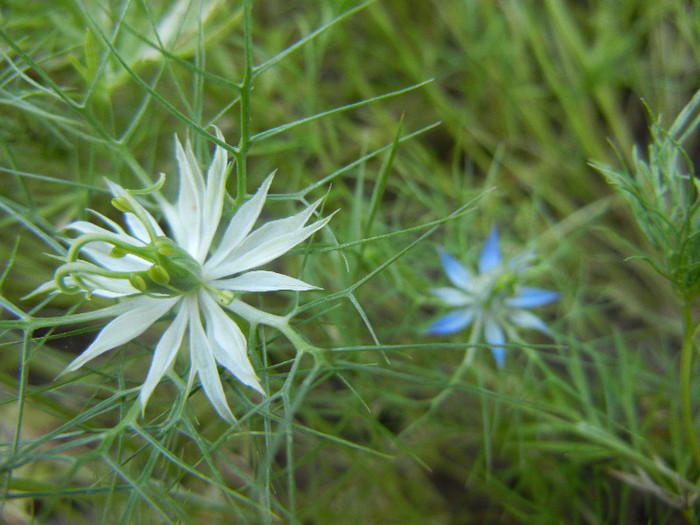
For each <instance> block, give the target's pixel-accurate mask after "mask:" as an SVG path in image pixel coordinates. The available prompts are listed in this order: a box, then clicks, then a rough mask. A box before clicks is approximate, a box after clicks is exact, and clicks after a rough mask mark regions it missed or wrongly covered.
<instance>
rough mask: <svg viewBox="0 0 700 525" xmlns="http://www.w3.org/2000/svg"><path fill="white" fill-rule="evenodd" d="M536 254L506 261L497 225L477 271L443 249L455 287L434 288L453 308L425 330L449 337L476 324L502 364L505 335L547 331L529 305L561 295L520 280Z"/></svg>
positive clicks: (533, 306)
mask: <svg viewBox="0 0 700 525" xmlns="http://www.w3.org/2000/svg"><path fill="white" fill-rule="evenodd" d="M531 257H532V253H531V252H526V253H523V254H521V255H519V256H516V257H514V258H513V259H511V260H510V261H507V262H503V260H502V258H501V249H500V246H499V238H498V229H497V228H496V227H493V228H492V229H491V233H490V234H489V236H488V238H487V239H486V243H485V244H484V248H483V250H482V251H481V256H480V257H479V265H478V266H479V273H478V275H474V274H473V273H472V272H471V271H470V270H469V269H468V268H466V267H465V266H464V265H463V264H462V263H460V262H459V261H458V260H457V259H455V258H454V257H453V256H452V255H450V254H449V253H447V252H446V251H444V250H440V260H441V262H442V267H443V268H444V269H445V273H446V274H447V278H448V279H449V280H450V281H451V282H452V284H453V285H454V287H442V288H434V289H433V290H431V292H432V293H433V295H435V296H436V297H437V298H438V299H440V300H441V301H442V302H443V303H444V304H446V305H447V306H451V307H453V308H454V310H452V311H451V312H449V313H448V314H447V315H445V316H443V317H441V318H440V319H438V320H437V321H435V322H434V323H433V324H432V325H431V326H430V328H428V330H427V332H426V333H427V334H434V335H449V334H454V333H456V332H459V331H461V330H464V329H466V328H468V327H469V326H472V330H474V331H476V332H475V333H474V334H473V339H474V340H476V338H479V337H481V332H482V331H483V338H484V339H485V340H486V342H487V343H488V344H489V346H490V347H491V352H493V357H494V358H495V359H496V363H497V364H498V366H499V367H500V366H503V363H504V362H505V357H506V355H505V348H504V346H503V345H504V344H505V342H506V334H507V333H508V334H509V335H510V334H511V333H512V332H513V331H514V330H515V329H516V328H526V329H535V330H539V331H540V332H542V333H545V334H548V333H549V329H548V328H547V325H546V324H545V323H544V321H542V319H540V318H539V317H537V316H536V315H535V314H533V313H532V312H529V311H528V310H527V308H535V307H537V306H543V305H546V304H549V303H551V302H554V301H556V300H557V299H559V294H558V293H557V292H552V291H550V290H543V289H541V288H529V287H525V286H521V285H520V283H519V280H520V276H521V274H522V273H523V272H524V271H525V270H526V269H527V266H528V260H529V259H531Z"/></svg>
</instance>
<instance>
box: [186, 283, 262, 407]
mask: <svg viewBox="0 0 700 525" xmlns="http://www.w3.org/2000/svg"><path fill="white" fill-rule="evenodd" d="M199 297H200V305H201V307H202V311H203V312H204V319H205V320H206V323H207V338H208V339H209V343H210V345H211V347H212V349H213V350H214V357H215V358H216V360H217V361H218V362H219V363H221V365H222V366H224V367H225V368H226V369H227V370H228V371H229V372H231V374H233V376H234V377H235V378H237V379H238V380H239V381H240V382H241V383H243V384H244V385H247V386H249V387H251V388H254V389H255V390H257V391H258V392H260V393H261V394H263V395H265V391H264V390H263V388H262V386H260V381H258V377H257V375H256V374H255V370H254V369H253V366H252V365H251V364H250V360H249V359H248V345H247V343H246V340H245V336H244V335H243V332H241V329H240V328H238V325H237V324H236V323H234V322H233V321H232V320H231V318H230V317H229V316H228V315H226V313H225V312H224V311H223V310H222V309H221V307H220V306H219V305H218V303H217V302H216V301H215V300H214V299H213V298H212V297H211V295H210V293H209V292H205V291H202V292H200V294H199Z"/></svg>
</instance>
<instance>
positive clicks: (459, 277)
mask: <svg viewBox="0 0 700 525" xmlns="http://www.w3.org/2000/svg"><path fill="white" fill-rule="evenodd" d="M440 262H442V267H443V268H444V269H445V273H446V274H447V278H448V279H449V280H450V281H452V284H454V285H455V286H457V287H458V288H462V289H463V290H469V287H470V285H471V282H472V275H471V272H470V271H469V270H467V269H466V268H465V267H464V265H463V264H462V263H461V262H459V261H458V260H457V259H455V258H454V257H452V256H451V255H450V254H449V253H447V252H446V251H444V250H440Z"/></svg>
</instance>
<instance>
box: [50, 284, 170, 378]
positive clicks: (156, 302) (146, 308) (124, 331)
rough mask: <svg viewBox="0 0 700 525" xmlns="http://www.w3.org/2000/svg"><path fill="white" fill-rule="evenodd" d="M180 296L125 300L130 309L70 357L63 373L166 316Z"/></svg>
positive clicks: (135, 334)
mask: <svg viewBox="0 0 700 525" xmlns="http://www.w3.org/2000/svg"><path fill="white" fill-rule="evenodd" d="M179 299H180V298H179V297H168V298H164V299H154V298H152V297H145V296H139V297H135V298H133V299H127V300H128V301H130V302H129V305H130V306H131V308H130V310H128V311H127V312H125V313H123V314H121V315H120V316H119V317H117V318H116V319H114V320H113V321H111V322H110V323H109V324H107V326H105V327H104V328H103V329H102V331H101V332H100V333H99V334H98V336H97V339H95V341H93V343H92V344H91V345H90V346H89V347H88V348H87V349H86V350H85V351H84V352H83V353H82V354H80V355H79V356H78V357H77V358H76V359H75V360H73V362H71V363H70V364H69V365H68V366H67V367H66V369H65V370H64V371H63V373H65V372H72V371H73V370H76V369H78V368H80V367H81V366H83V365H84V364H85V363H87V362H88V361H90V360H91V359H93V358H95V357H97V356H98V355H100V354H103V353H104V352H106V351H107V350H111V349H112V348H115V347H117V346H119V345H122V344H124V343H127V342H129V341H131V340H132V339H134V338H135V337H138V336H139V335H141V334H142V333H144V332H145V331H146V330H147V329H148V328H149V327H150V326H151V325H152V324H153V323H155V322H156V321H157V320H158V319H159V318H160V317H162V316H163V315H165V313H166V312H167V311H168V310H170V308H172V307H173V305H174V304H175V303H176V302H177V301H178V300H179Z"/></svg>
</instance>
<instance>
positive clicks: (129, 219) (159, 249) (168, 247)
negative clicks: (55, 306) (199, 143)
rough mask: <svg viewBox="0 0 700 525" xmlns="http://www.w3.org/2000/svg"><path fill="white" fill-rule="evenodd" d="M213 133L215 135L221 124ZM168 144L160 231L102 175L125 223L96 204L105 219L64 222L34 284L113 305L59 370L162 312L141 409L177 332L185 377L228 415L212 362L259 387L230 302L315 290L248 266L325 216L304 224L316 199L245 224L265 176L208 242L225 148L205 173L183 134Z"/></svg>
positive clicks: (174, 348) (260, 200)
mask: <svg viewBox="0 0 700 525" xmlns="http://www.w3.org/2000/svg"><path fill="white" fill-rule="evenodd" d="M216 132H217V136H218V137H219V139H220V140H222V141H223V136H222V135H221V132H220V131H219V130H218V129H217V130H216ZM175 151H176V158H177V163H178V168H179V193H178V197H177V201H176V202H175V203H174V204H171V203H169V202H167V201H165V200H164V199H162V198H160V199H159V202H158V207H159V209H160V212H161V213H162V216H163V219H164V220H165V222H166V223H167V226H168V228H167V231H168V234H169V235H170V236H168V235H166V233H165V232H164V231H163V230H162V229H161V227H160V226H159V224H158V222H157V221H156V220H155V218H154V217H153V215H151V213H149V212H148V211H147V210H146V209H145V208H144V206H143V205H142V204H141V203H139V201H138V200H137V199H136V198H135V196H134V195H135V194H137V193H138V192H135V191H128V190H125V189H124V188H122V187H121V186H119V185H118V184H115V183H113V182H110V181H107V184H108V185H109V189H110V191H111V192H112V194H113V195H114V199H113V200H112V203H113V205H114V206H115V207H116V208H118V209H119V210H120V211H122V212H123V213H124V222H125V224H126V230H125V229H123V228H122V227H121V226H119V225H118V224H116V223H115V222H114V221H112V220H110V219H108V218H107V217H104V216H103V215H101V214H99V213H96V212H93V213H94V214H95V215H96V216H97V217H98V218H99V219H100V220H101V221H102V222H103V223H104V225H105V226H106V227H103V226H98V225H95V224H93V223H90V222H87V221H77V222H73V223H71V224H70V225H68V226H67V229H69V230H72V231H74V232H77V233H78V234H79V235H78V237H76V238H74V239H73V240H72V241H71V242H70V249H69V252H68V255H67V258H66V262H65V264H63V265H62V266H61V267H59V268H58V269H57V270H56V274H55V278H54V281H53V282H52V283H47V284H46V285H44V286H43V287H42V291H46V290H49V289H53V291H54V292H64V293H76V292H83V293H86V294H87V295H88V296H90V295H99V296H103V297H112V298H119V299H120V301H121V302H120V305H121V306H122V307H123V308H122V309H121V310H120V313H119V315H118V316H117V317H116V318H115V319H113V320H112V321H111V322H110V323H108V324H107V325H106V326H105V327H104V328H103V329H102V330H101V331H100V333H99V334H98V336H97V338H96V339H95V340H94V342H93V343H92V344H91V345H90V346H89V347H88V348H87V349H86V350H85V351H84V352H83V353H82V354H81V355H80V356H79V357H78V358H76V359H75V360H74V361H73V362H71V363H70V364H69V365H68V367H67V368H66V369H65V371H64V372H70V371H73V370H76V369H78V368H80V367H81V366H83V365H84V364H85V363H87V362H88V361H90V360H91V359H94V358H95V357H97V356H99V355H101V354H103V353H105V352H107V351H108V350H111V349H113V348H116V347H118V346H121V345H123V344H125V343H127V342H129V341H131V340H133V339H134V338H136V337H138V336H140V335H141V334H143V333H144V332H145V331H146V330H147V329H148V328H150V327H151V326H152V325H153V324H154V323H155V322H156V321H158V320H159V319H161V318H162V317H164V316H165V315H166V314H168V313H169V312H172V315H173V317H172V320H171V322H170V324H169V326H168V327H167V328H166V329H165V331H164V332H163V334H162V336H161V337H160V340H159V341H158V344H157V345H156V347H155V350H154V352H153V360H152V363H151V366H150V369H149V371H148V374H147V376H146V379H145V381H144V383H143V385H142V387H141V390H140V402H141V405H142V407H143V406H145V405H146V402H147V401H148V398H149V396H150V395H151V393H152V392H153V390H154V388H155V387H156V385H157V384H158V383H159V381H160V380H161V378H162V377H163V376H164V375H165V374H166V372H168V371H169V369H170V367H171V366H172V364H173V361H174V359H175V356H176V354H177V352H178V349H179V348H180V347H181V346H182V343H183V340H185V333H186V332H187V341H188V346H189V357H190V375H189V380H188V384H190V385H191V384H192V382H193V380H194V379H195V377H196V376H198V377H199V380H200V383H201V385H202V388H203V390H204V393H205V394H206V396H207V397H208V399H209V400H210V402H211V403H212V405H213V406H214V408H215V409H216V411H217V412H218V413H219V414H220V415H221V416H222V417H223V418H224V419H226V420H229V421H233V420H234V417H233V415H232V413H231V410H230V408H229V406H228V404H227V401H226V398H225V395H224V390H223V387H222V383H221V378H220V377H219V372H218V369H217V363H219V364H220V365H222V366H223V367H224V368H225V369H226V370H228V371H229V372H230V373H231V374H233V375H234V376H235V377H236V378H238V380H240V381H241V382H242V383H243V384H245V385H247V386H249V387H251V388H253V389H255V390H257V391H258V392H260V393H263V394H264V392H263V388H262V387H261V385H260V382H259V380H258V378H257V376H256V373H255V370H254V369H253V367H252V366H251V363H250V361H249V359H248V353H247V343H246V338H245V336H244V335H243V333H242V332H241V330H240V328H239V327H238V325H237V324H236V323H235V322H234V320H233V319H232V318H231V317H230V313H229V312H231V311H234V310H235V311H236V312H237V315H239V316H242V317H246V314H245V312H259V310H255V309H254V308H252V307H250V306H246V307H245V308H240V307H236V304H238V305H241V304H242V303H241V301H240V299H238V298H237V297H236V298H235V299H234V295H237V294H239V293H243V292H267V291H273V290H297V291H303V290H310V289H313V288H316V287H315V286H313V285H311V284H308V283H306V282H303V281H301V280H299V279H295V278H293V277H289V276H286V275H282V274H279V273H275V272H272V271H267V270H254V268H258V267H259V266H262V265H264V264H266V263H268V262H269V261H271V260H273V259H275V258H277V257H278V256H280V255H282V254H283V253H285V252H287V251H288V250H290V249H291V248H292V247H294V246H296V245H297V244H299V243H300V242H302V241H304V240H305V239H307V238H308V237H309V236H310V235H311V234H313V233H314V232H315V231H317V230H319V229H320V228H322V227H323V226H324V225H325V224H326V223H327V222H328V220H329V219H330V217H327V218H325V219H321V220H317V221H315V222H312V223H311V224H309V225H306V223H307V222H308V220H309V219H310V218H311V216H312V215H313V214H314V211H315V210H316V208H317V207H318V205H319V202H320V201H318V202H315V203H314V204H312V205H311V206H309V207H308V208H306V209H305V210H303V211H301V212H300V213H298V214H296V215H293V216H291V217H288V218H285V219H280V220H275V221H271V222H268V223H266V224H264V225H263V226H261V227H259V228H258V229H256V230H253V226H254V224H255V222H256V221H257V219H258V217H259V215H260V211H261V209H262V206H263V204H264V203H265V200H266V197H267V193H268V190H269V188H270V184H271V182H272V175H270V176H269V177H268V178H267V179H266V180H265V181H264V182H263V183H262V185H261V186H260V188H259V189H258V191H257V192H256V193H255V194H254V195H253V196H252V197H251V198H250V199H249V200H248V201H246V202H245V203H243V204H242V205H241V206H240V207H239V208H238V210H237V211H236V212H235V214H234V215H233V217H232V218H231V220H230V221H229V222H228V224H227V225H226V227H225V228H222V231H221V232H220V240H219V242H218V244H217V245H216V246H213V245H212V242H213V240H214V238H215V234H216V233H217V230H219V222H220V220H221V216H222V210H223V204H224V196H225V194H226V190H225V183H226V177H227V173H228V170H227V154H226V150H225V149H224V148H222V147H218V146H217V148H216V150H215V152H214V157H213V159H212V162H211V165H210V166H209V169H208V171H207V175H206V179H205V178H204V177H203V176H202V172H201V171H200V168H199V166H198V164H197V160H196V159H195V157H194V154H193V152H192V148H191V146H190V144H189V142H188V143H187V144H186V147H185V148H183V147H182V145H181V144H180V141H179V140H178V139H177V137H175ZM242 312H243V313H242ZM247 320H248V321H254V319H247Z"/></svg>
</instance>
